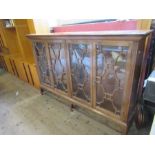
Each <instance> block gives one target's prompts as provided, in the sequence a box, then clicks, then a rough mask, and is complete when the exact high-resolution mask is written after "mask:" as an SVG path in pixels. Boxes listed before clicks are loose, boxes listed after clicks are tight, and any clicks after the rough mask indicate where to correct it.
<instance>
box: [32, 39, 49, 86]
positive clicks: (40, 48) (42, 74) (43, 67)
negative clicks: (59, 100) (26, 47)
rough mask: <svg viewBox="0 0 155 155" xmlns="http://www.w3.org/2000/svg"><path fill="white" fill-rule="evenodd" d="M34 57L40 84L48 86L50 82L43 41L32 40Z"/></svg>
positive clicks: (45, 48)
mask: <svg viewBox="0 0 155 155" xmlns="http://www.w3.org/2000/svg"><path fill="white" fill-rule="evenodd" d="M33 47H34V52H35V59H36V63H37V70H38V73H39V79H40V82H41V84H42V85H45V86H48V87H50V86H51V84H52V81H51V78H50V72H49V66H48V60H47V47H46V43H45V42H44V41H33Z"/></svg>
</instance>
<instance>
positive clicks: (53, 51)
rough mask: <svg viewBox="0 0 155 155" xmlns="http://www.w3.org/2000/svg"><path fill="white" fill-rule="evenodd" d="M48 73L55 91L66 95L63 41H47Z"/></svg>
mask: <svg viewBox="0 0 155 155" xmlns="http://www.w3.org/2000/svg"><path fill="white" fill-rule="evenodd" d="M48 54H49V56H48V57H49V64H50V73H51V78H52V80H53V83H52V84H53V85H52V87H53V88H54V89H55V91H60V92H61V93H65V94H66V93H68V80H67V79H68V78H67V76H68V75H67V59H66V48H65V42H64V41H63V40H51V41H48Z"/></svg>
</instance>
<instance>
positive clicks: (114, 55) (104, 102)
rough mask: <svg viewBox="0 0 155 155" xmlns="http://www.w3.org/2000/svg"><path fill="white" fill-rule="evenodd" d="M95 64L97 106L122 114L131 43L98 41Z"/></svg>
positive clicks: (100, 108)
mask: <svg viewBox="0 0 155 155" xmlns="http://www.w3.org/2000/svg"><path fill="white" fill-rule="evenodd" d="M94 51H95V55H96V58H95V59H96V61H95V64H94V66H96V67H95V69H94V73H95V77H94V79H95V81H94V93H95V99H94V102H95V107H96V108H97V109H99V110H101V111H102V110H105V111H108V112H111V113H113V114H115V115H118V116H120V115H121V108H122V104H123V96H124V91H126V90H125V85H126V83H125V82H126V78H127V77H126V74H127V69H126V67H127V61H128V58H127V57H128V53H129V43H127V42H114V41H107V42H104V41H103V42H102V41H99V42H96V43H95V50H94Z"/></svg>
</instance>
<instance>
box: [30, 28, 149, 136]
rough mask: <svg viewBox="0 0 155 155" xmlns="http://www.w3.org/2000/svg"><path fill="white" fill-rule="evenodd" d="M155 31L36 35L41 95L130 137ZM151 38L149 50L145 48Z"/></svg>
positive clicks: (31, 35)
mask: <svg viewBox="0 0 155 155" xmlns="http://www.w3.org/2000/svg"><path fill="white" fill-rule="evenodd" d="M150 34H151V31H108V32H106V31H104V32H77V33H53V34H47V35H39V34H30V35H28V38H30V39H31V40H32V43H33V49H34V56H35V60H36V64H37V70H38V73H39V78H40V83H41V86H40V87H41V91H43V90H48V91H50V92H52V93H54V94H56V95H58V96H61V97H63V98H65V99H67V100H68V101H70V103H71V104H76V105H79V106H82V107H84V108H86V109H88V110H91V111H93V112H95V113H97V114H99V115H101V116H103V119H104V120H105V123H107V124H108V125H109V126H111V127H113V128H115V129H116V130H118V131H120V132H122V133H127V131H128V128H129V126H130V124H131V122H132V120H133V117H134V114H135V109H136V105H137V102H138V99H139V96H140V91H141V89H142V83H143V82H142V81H143V77H142V73H143V72H144V70H145V61H146V57H147V47H148V46H149V37H150ZM146 39H147V43H148V44H147V45H148V46H144V45H145V43H146Z"/></svg>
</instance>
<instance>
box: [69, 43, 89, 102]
mask: <svg viewBox="0 0 155 155" xmlns="http://www.w3.org/2000/svg"><path fill="white" fill-rule="evenodd" d="M69 53H70V62H71V74H72V75H71V76H72V87H73V96H76V97H78V98H81V99H83V100H86V101H87V102H89V101H90V72H91V68H90V66H91V60H90V58H91V57H90V45H89V44H80V43H79V44H78V43H77V44H74V43H70V44H69Z"/></svg>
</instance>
